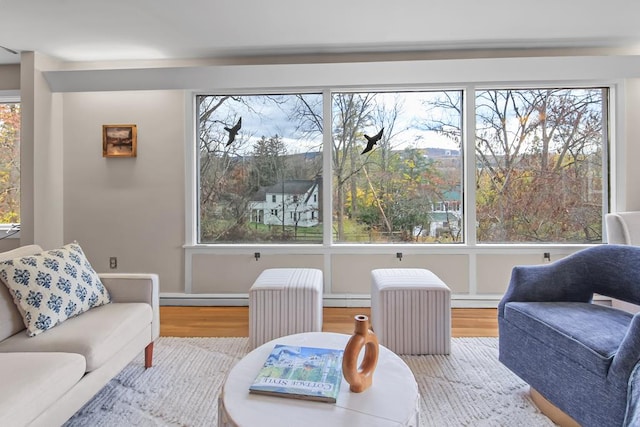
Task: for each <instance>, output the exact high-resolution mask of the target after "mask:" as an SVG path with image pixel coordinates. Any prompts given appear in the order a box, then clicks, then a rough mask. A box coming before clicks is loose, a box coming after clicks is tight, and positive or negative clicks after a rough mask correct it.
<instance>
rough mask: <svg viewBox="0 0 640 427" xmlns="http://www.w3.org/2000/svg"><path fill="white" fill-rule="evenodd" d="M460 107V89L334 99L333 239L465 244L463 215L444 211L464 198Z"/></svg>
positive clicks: (337, 96)
mask: <svg viewBox="0 0 640 427" xmlns="http://www.w3.org/2000/svg"><path fill="white" fill-rule="evenodd" d="M441 98H445V99H447V100H449V102H450V104H447V105H446V108H442V107H441V106H440V104H439V100H440V99H441ZM461 102H462V93H461V92H459V91H451V92H395V93H384V92H382V93H376V92H363V93H335V94H333V99H332V110H333V147H331V148H332V154H333V157H332V158H333V165H332V166H333V183H334V184H333V185H334V189H333V192H334V194H333V200H334V207H333V209H334V212H333V217H334V218H335V220H334V222H335V224H334V227H333V228H334V230H335V233H334V241H336V242H345V243H346V242H367V243H405V242H417V243H434V242H446V243H459V242H462V241H463V234H462V228H461V225H462V211H460V210H448V209H440V207H441V206H442V205H443V203H445V202H446V201H457V202H459V201H460V200H461V197H462V167H463V165H462V155H461V145H460V144H461V140H460V132H459V129H460V128H461V121H462V115H461V114H460V111H461V110H462V106H461ZM450 105H453V106H455V107H456V108H457V110H458V112H455V111H454V109H451V108H448V107H449V106H450ZM445 118H446V120H447V121H448V122H450V123H451V126H447V127H441V128H438V129H439V130H440V132H438V131H436V130H434V127H435V125H434V124H439V123H442V121H443V120H444V119H445ZM447 132H449V133H447ZM375 135H380V138H379V140H378V141H377V142H376V143H375V145H374V146H373V147H375V148H374V149H371V150H370V151H367V150H368V148H369V147H368V146H367V142H368V141H371V139H370V138H372V137H374V136H375ZM445 223H451V224H455V225H456V226H455V227H454V226H452V227H445V226H444V224H445Z"/></svg>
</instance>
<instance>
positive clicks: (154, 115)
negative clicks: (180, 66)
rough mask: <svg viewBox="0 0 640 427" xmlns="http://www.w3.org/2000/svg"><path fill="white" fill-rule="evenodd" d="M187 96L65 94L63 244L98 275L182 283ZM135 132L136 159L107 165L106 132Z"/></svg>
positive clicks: (172, 285) (169, 288)
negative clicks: (78, 250)
mask: <svg viewBox="0 0 640 427" xmlns="http://www.w3.org/2000/svg"><path fill="white" fill-rule="evenodd" d="M184 121H185V120H184V95H183V93H182V92H180V91H150V92H147V91H139V92H102V93H98V92H87V93H70V94H64V129H65V132H64V140H65V144H64V189H65V191H64V210H65V215H64V240H65V242H70V241H73V240H77V241H78V242H79V243H80V244H81V246H82V247H83V249H84V250H85V252H86V253H87V256H88V257H89V259H90V260H91V262H92V264H93V266H94V268H95V269H96V270H97V271H99V272H105V271H111V270H109V263H108V261H109V257H111V256H116V257H117V258H118V268H117V270H115V271H118V272H138V273H142V272H147V273H158V274H159V275H160V283H161V288H162V291H163V292H180V291H181V290H182V289H183V288H182V284H183V282H184V280H183V277H184V268H183V262H182V259H183V253H182V252H183V250H182V244H183V243H184V210H185V209H184V200H185V196H184V188H185V187H184V176H185V172H184V134H185V131H184ZM104 124H136V125H137V127H138V155H137V157H135V158H105V157H102V125H104Z"/></svg>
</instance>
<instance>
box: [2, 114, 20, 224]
mask: <svg viewBox="0 0 640 427" xmlns="http://www.w3.org/2000/svg"><path fill="white" fill-rule="evenodd" d="M18 222H20V104H19V103H6V104H0V223H18Z"/></svg>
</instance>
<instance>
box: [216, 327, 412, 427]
mask: <svg viewBox="0 0 640 427" xmlns="http://www.w3.org/2000/svg"><path fill="white" fill-rule="evenodd" d="M350 337H351V336H350V335H345V334H336V333H330V332H308V333H303V334H296V335H289V336H286V337H282V338H277V339H275V340H273V341H269V342H267V343H265V344H263V345H261V346H260V347H258V348H256V349H255V350H253V351H252V352H251V353H249V354H247V355H246V356H245V357H244V358H242V360H240V361H239V362H238V363H237V364H236V365H235V366H234V367H233V368H232V369H231V371H230V372H229V375H228V376H227V379H226V380H225V383H224V385H223V388H222V393H221V395H220V397H219V399H218V426H220V427H229V426H233V427H252V426H277V427H288V426H303V427H327V426H332V427H335V426H348V427H358V426H363V427H365V426H366V427H374V426H380V427H382V426H412V427H417V426H418V425H419V415H420V395H419V393H418V385H417V383H416V380H415V378H414V376H413V373H412V372H411V370H410V369H409V367H408V366H407V365H406V364H405V363H404V362H403V361H402V359H400V358H399V357H398V356H397V355H396V354H395V353H393V352H392V351H390V350H389V349H387V348H386V347H383V346H380V352H379V356H378V365H377V367H376V370H375V372H374V374H373V385H372V386H371V387H370V388H368V389H367V390H365V391H364V392H362V393H352V392H351V391H349V384H348V383H347V382H346V381H345V380H344V378H343V379H342V385H341V386H340V394H339V395H338V398H337V401H336V403H324V402H314V401H308V400H299V399H290V398H285V397H277V396H263V395H257V394H250V393H249V386H250V385H251V384H252V383H253V380H254V379H255V378H256V375H258V371H259V370H260V368H261V367H262V365H263V364H264V362H265V360H266V359H267V356H268V355H269V353H270V352H271V350H272V349H273V347H274V346H275V345H276V344H289V345H300V346H306V347H323V348H337V349H344V347H345V346H346V344H347V341H348V340H349V338H350ZM363 353H364V351H362V352H361V354H360V357H362V355H363Z"/></svg>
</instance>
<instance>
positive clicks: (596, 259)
mask: <svg viewBox="0 0 640 427" xmlns="http://www.w3.org/2000/svg"><path fill="white" fill-rule="evenodd" d="M594 293H598V294H600V295H605V296H609V297H614V298H617V299H621V300H623V301H627V302H632V303H635V304H638V303H640V247H637V246H624V245H600V246H593V247H590V248H587V249H583V250H581V251H578V252H575V253H573V254H571V255H569V256H567V257H566V258H562V259H560V260H558V261H555V262H553V263H551V264H543V265H530V266H516V267H514V268H513V270H512V272H511V280H510V282H509V286H508V288H507V291H506V293H505V295H504V297H503V298H502V300H501V301H500V304H499V305H498V315H499V316H502V315H504V305H505V304H506V303H507V302H511V301H522V302H527V301H574V302H590V301H591V299H592V298H593V294H594Z"/></svg>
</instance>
